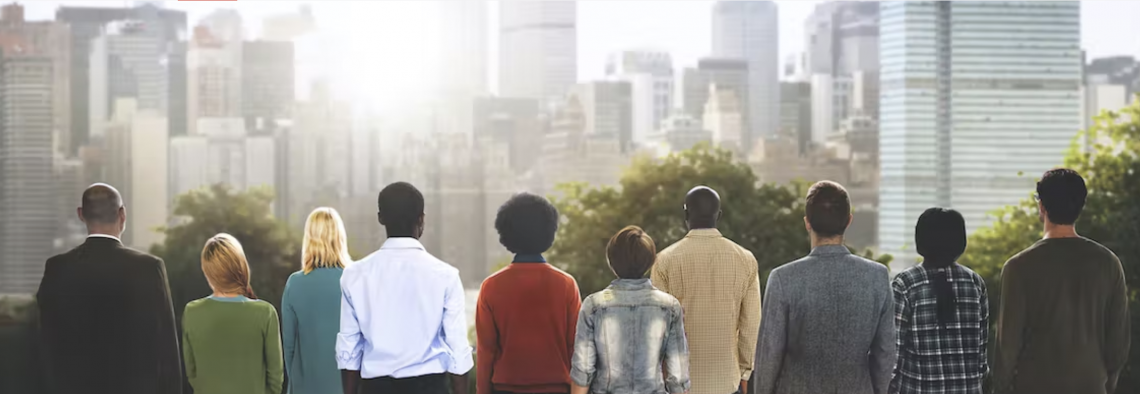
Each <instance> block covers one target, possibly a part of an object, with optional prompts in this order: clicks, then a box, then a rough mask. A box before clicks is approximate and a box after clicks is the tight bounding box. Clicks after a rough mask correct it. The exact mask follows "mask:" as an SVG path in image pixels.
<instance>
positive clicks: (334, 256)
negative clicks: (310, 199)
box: [301, 207, 352, 274]
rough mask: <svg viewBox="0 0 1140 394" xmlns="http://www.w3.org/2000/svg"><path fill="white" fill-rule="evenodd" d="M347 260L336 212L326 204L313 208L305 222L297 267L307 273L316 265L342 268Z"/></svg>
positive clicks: (343, 235)
mask: <svg viewBox="0 0 1140 394" xmlns="http://www.w3.org/2000/svg"><path fill="white" fill-rule="evenodd" d="M350 262H352V257H351V256H349V255H348V237H347V236H346V235H345V231H344V221H342V220H340V214H338V213H337V212H336V210H335V209H332V208H327V207H322V208H317V209H314V210H313V213H310V214H309V219H308V220H306V221H305V241H304V243H302V244H301V270H302V271H304V272H305V274H308V273H310V272H313V270H315V269H317V268H344V266H345V265H347V264H349V263H350Z"/></svg>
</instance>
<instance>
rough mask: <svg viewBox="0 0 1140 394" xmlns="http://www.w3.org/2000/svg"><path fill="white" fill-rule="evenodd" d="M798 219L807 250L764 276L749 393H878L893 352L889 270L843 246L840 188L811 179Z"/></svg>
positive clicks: (844, 199) (846, 213)
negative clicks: (808, 239) (804, 232)
mask: <svg viewBox="0 0 1140 394" xmlns="http://www.w3.org/2000/svg"><path fill="white" fill-rule="evenodd" d="M804 224H805V225H806V226H807V230H808V233H809V234H810V235H811V246H812V251H811V254H810V255H808V256H807V257H804V258H802V259H800V260H797V261H795V262H792V263H788V264H785V265H783V266H781V267H779V268H776V269H774V270H772V273H771V275H769V277H768V286H767V287H766V290H765V291H766V292H765V294H764V304H763V314H762V318H761V319H760V339H759V343H758V345H757V348H756V369H755V372H754V373H755V379H756V382H755V387H756V389H755V391H754V392H755V393H756V394H776V393H845V394H871V393H874V394H883V393H886V392H887V386H888V385H889V384H890V382H891V373H892V371H893V369H894V366H895V357H896V356H897V355H896V352H895V346H896V345H895V325H894V320H893V319H894V299H893V298H892V296H891V284H890V273H889V271H888V270H887V267H885V266H883V265H882V264H879V263H876V262H874V261H870V260H867V259H864V258H861V257H859V256H856V255H853V254H851V253H850V252H849V251H848V250H847V247H846V246H844V245H843V233H844V231H845V230H846V229H847V226H848V225H849V224H851V201H850V199H849V198H848V196H847V190H845V189H844V188H843V186H840V185H839V184H837V183H834V182H828V181H824V182H819V183H816V184H815V185H813V186H812V187H811V189H809V190H808V195H807V209H806V216H805V217H804Z"/></svg>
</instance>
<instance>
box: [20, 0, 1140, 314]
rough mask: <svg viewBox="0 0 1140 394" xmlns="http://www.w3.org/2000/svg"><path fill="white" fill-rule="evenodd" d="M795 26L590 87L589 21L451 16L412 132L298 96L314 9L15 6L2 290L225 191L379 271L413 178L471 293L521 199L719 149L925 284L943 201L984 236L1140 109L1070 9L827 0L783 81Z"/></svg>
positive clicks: (470, 6)
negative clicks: (913, 266) (927, 221)
mask: <svg viewBox="0 0 1140 394" xmlns="http://www.w3.org/2000/svg"><path fill="white" fill-rule="evenodd" d="M777 7H778V5H777V4H776V3H775V2H772V1H750V2H737V1H720V2H717V3H715V5H713V6H712V7H711V8H710V9H709V10H708V14H706V15H693V18H711V21H712V24H711V26H712V32H711V33H712V34H711V38H712V42H711V43H710V45H709V48H710V50H709V53H708V55H707V56H706V57H704V58H701V59H700V60H699V61H698V62H697V63H696V64H695V65H690V66H686V67H677V66H676V65H675V64H674V61H673V58H672V56H671V55H670V53H669V52H667V51H659V50H641V49H630V50H625V51H619V52H616V53H613V54H612V55H611V56H610V57H609V59H608V60H607V62H606V63H605V64H599V65H597V66H598V67H604V69H605V75H604V77H603V78H600V79H598V80H588V81H582V80H578V75H579V73H578V70H577V68H578V58H577V56H578V50H577V48H578V43H577V40H578V28H579V24H578V20H577V18H578V14H577V12H576V8H577V4H576V2H574V1H541V2H523V1H501V2H498V3H497V6H494V4H492V3H490V2H486V1H479V0H465V1H454V2H446V3H443V4H442V5H441V6H440V7H439V15H438V16H439V18H440V20H441V21H442V23H441V26H442V32H441V40H440V42H441V43H443V44H444V45H443V48H441V50H442V51H445V52H446V53H447V56H448V61H447V62H446V63H445V64H443V65H442V67H441V68H440V70H439V75H438V82H439V86H438V89H436V90H438V92H433V97H432V99H431V100H429V101H427V102H426V103H424V104H421V105H417V106H415V107H414V108H412V109H410V110H408V111H404V112H403V113H401V114H400V115H398V116H394V115H380V114H377V113H375V112H374V111H370V110H368V109H367V108H363V107H362V106H361V105H359V103H355V102H353V101H351V100H348V99H346V98H344V97H340V96H338V95H337V94H335V93H334V91H333V89H332V87H331V86H330V83H329V81H326V80H320V79H316V80H312V81H302V82H298V78H297V75H298V73H299V69H300V68H301V67H302V65H305V64H314V63H320V62H322V61H323V59H321V58H319V57H314V56H315V55H314V54H313V53H311V52H309V51H303V50H300V48H299V47H300V46H303V45H307V44H305V43H306V42H307V41H306V40H308V39H309V38H310V37H312V36H313V35H314V34H317V33H318V32H319V28H318V23H317V22H318V21H317V20H316V17H315V16H314V14H313V13H312V11H311V9H310V8H308V7H301V8H299V9H298V10H297V11H296V12H292V13H289V14H283V15H276V16H273V17H270V18H266V19H265V20H262V21H261V23H260V26H261V29H260V32H258V34H250V32H249V31H247V30H248V29H247V26H246V25H245V24H244V22H243V17H242V15H241V14H240V13H239V12H238V11H236V10H232V9H219V10H217V11H215V12H213V13H211V14H209V15H207V16H205V17H204V18H202V19H201V20H198V21H194V22H191V21H189V20H188V16H187V14H186V13H185V12H183V11H177V10H172V9H165V8H163V7H162V6H161V5H158V4H142V5H138V6H133V7H123V8H105V7H71V6H64V7H60V8H59V9H58V10H57V11H56V14H55V18H54V20H44V21H30V20H27V19H26V18H25V15H24V8H23V6H21V5H19V4H9V5H5V6H3V7H2V8H0V14H2V15H0V51H2V55H0V217H2V218H4V220H0V251H2V252H0V294H30V293H33V292H35V290H36V288H37V287H38V285H39V282H40V277H41V276H42V274H43V266H44V261H45V260H46V259H47V258H48V257H49V256H51V255H53V254H56V253H61V252H63V251H66V250H68V249H71V248H73V247H75V246H76V245H78V244H80V243H82V242H83V240H84V238H85V236H86V231H85V229H84V227H83V225H82V223H80V222H79V220H78V218H77V217H76V214H75V208H76V206H78V204H79V196H80V194H81V192H82V190H83V189H84V188H85V187H86V186H87V185H89V184H91V183H94V182H106V183H109V184H112V185H114V186H115V187H117V188H118V189H119V190H120V191H121V192H122V194H123V196H124V199H125V203H126V206H127V209H128V216H127V217H128V223H127V230H126V233H125V234H124V239H123V241H124V243H125V244H127V245H128V246H132V247H135V248H139V249H148V248H149V247H150V246H151V245H153V244H156V243H160V242H162V237H163V235H162V233H160V232H157V231H156V229H157V228H160V227H162V226H166V225H168V224H170V223H175V222H177V221H178V220H179V218H177V217H174V216H173V212H172V210H173V206H174V199H175V197H176V196H178V195H180V194H183V193H186V192H188V191H191V190H195V189H199V188H202V187H206V186H209V185H213V184H217V183H224V184H228V185H229V186H231V187H232V188H234V189H238V190H244V189H250V188H259V187H269V188H272V189H273V190H274V191H275V192H276V200H275V201H274V206H273V212H274V215H275V216H276V217H277V218H278V219H280V220H282V221H284V222H286V223H288V224H289V225H290V226H292V227H294V228H297V229H300V228H301V226H302V224H303V221H304V219H305V217H306V215H307V214H308V213H309V212H310V211H311V210H312V209H313V208H316V207H319V206H332V207H335V208H336V209H338V210H339V211H340V213H341V215H342V217H343V218H344V219H345V221H346V226H347V227H348V228H347V230H348V233H349V236H350V240H349V245H350V248H351V249H352V250H353V251H354V253H357V254H363V253H367V252H370V251H372V250H374V249H375V248H377V247H379V245H380V244H381V242H382V241H383V237H384V234H383V229H382V228H381V227H380V226H379V225H378V224H377V223H376V220H375V218H376V216H375V212H376V195H377V192H378V191H379V190H380V189H381V188H382V187H383V186H384V185H386V184H388V183H390V182H394V181H408V182H411V183H413V184H415V185H416V186H417V187H419V188H420V189H421V190H422V191H423V192H424V193H425V198H426V201H427V207H426V211H427V212H426V218H427V220H428V223H427V226H426V233H425V234H424V238H423V241H424V245H425V246H426V247H427V249H428V251H429V252H431V253H432V254H434V255H436V256H438V257H439V258H441V259H442V260H444V261H447V262H449V263H451V264H453V265H455V266H456V267H458V268H459V269H460V272H461V276H462V278H463V280H464V283H465V285H466V286H467V287H468V288H472V289H473V288H477V287H478V286H479V284H480V281H481V280H482V279H483V278H484V277H486V275H487V274H488V273H489V272H490V271H491V270H492V269H493V268H494V267H496V266H497V265H499V264H500V263H502V262H504V261H507V260H506V259H508V258H509V257H510V256H509V253H508V252H507V251H506V250H505V249H503V248H502V247H501V246H500V245H499V239H498V235H497V234H496V233H495V230H494V228H493V226H492V224H493V222H494V217H495V214H496V210H497V209H498V207H499V205H500V204H501V203H502V202H503V201H505V200H506V199H507V198H508V197H509V196H510V195H511V194H513V193H516V192H518V191H524V190H526V191H531V192H534V193H540V194H545V195H553V196H557V193H558V191H557V190H556V185H559V184H562V183H566V182H586V183H589V184H591V185H594V186H613V187H619V186H620V184H619V179H620V177H621V175H622V171H623V167H625V166H626V165H628V164H629V163H630V162H631V160H632V159H633V158H635V157H639V156H649V157H663V156H666V155H669V154H671V153H674V152H678V151H682V150H686V149H690V148H692V147H694V146H696V145H698V144H701V143H707V144H711V145H712V146H716V147H720V148H723V149H726V150H729V151H732V152H733V153H734V155H735V157H736V158H737V159H738V160H740V162H742V163H745V164H746V165H748V166H749V167H751V168H752V170H753V171H754V172H755V174H756V175H757V177H758V178H759V180H760V181H761V182H774V183H778V184H787V183H790V182H793V181H795V180H804V181H809V182H810V181H818V180H824V179H829V180H834V181H838V182H840V183H842V184H843V185H845V186H846V187H847V188H848V189H849V190H850V192H851V195H852V199H853V204H854V207H855V219H854V222H853V226H852V228H851V229H850V230H849V231H848V234H849V235H850V237H849V238H848V242H849V243H850V244H851V246H853V247H856V248H872V249H875V250H877V251H878V252H879V253H887V254H892V255H893V256H895V262H896V263H895V264H902V265H905V264H908V263H907V262H908V261H914V259H915V257H916V256H917V255H916V253H915V252H914V250H913V247H911V246H910V245H911V244H912V241H911V240H913V239H914V233H913V232H914V225H913V223H915V222H916V220H917V217H918V215H919V214H920V213H921V212H922V211H923V210H924V209H925V208H928V207H930V206H946V207H953V208H956V209H958V210H960V211H961V212H962V213H963V215H964V216H965V218H966V222H967V224H968V230H969V231H974V230H975V229H977V228H979V227H983V226H986V225H987V224H988V223H989V220H990V219H988V218H987V216H986V214H987V213H988V212H990V211H992V210H994V209H997V208H999V207H1002V206H1005V205H1010V204H1015V203H1017V202H1018V201H1019V200H1021V199H1023V198H1025V197H1027V196H1028V194H1029V193H1030V192H1031V190H1032V189H1033V184H1034V181H1035V180H1034V178H1035V177H1036V176H1038V175H1039V174H1040V173H1042V172H1043V171H1045V170H1047V169H1049V168H1052V167H1054V166H1058V165H1060V164H1061V161H1062V158H1063V157H1064V153H1065V152H1066V150H1067V149H1069V147H1070V145H1071V144H1072V143H1073V142H1074V138H1075V137H1076V136H1077V133H1078V131H1079V130H1081V129H1084V128H1087V127H1088V126H1089V125H1090V124H1091V122H1092V117H1093V116H1094V115H1096V114H1099V113H1100V112H1101V111H1103V110H1115V109H1119V108H1122V107H1124V106H1125V105H1126V104H1128V103H1129V102H1130V101H1131V100H1134V99H1135V98H1134V97H1135V96H1134V95H1135V94H1136V93H1137V92H1140V61H1138V60H1137V59H1136V58H1134V57H1131V56H1116V57H1106V58H1096V59H1086V56H1085V52H1084V51H1083V50H1082V48H1081V44H1080V43H1081V30H1080V13H1081V10H1080V5H1079V4H1078V3H1077V2H1075V1H1070V2H1033V1H1024V2H881V3H880V2H853V1H837V2H826V3H822V4H820V5H818V6H817V7H816V8H815V10H814V12H813V13H812V14H811V15H810V16H809V17H808V19H807V20H805V21H802V23H803V25H804V35H805V37H804V43H805V48H804V51H803V53H801V54H799V55H798V56H793V57H790V58H787V59H783V61H782V62H781V59H780V55H779V54H780V52H779V48H778V46H779V42H780V41H779V29H778V26H779V24H780V23H800V21H780V20H778V13H777V10H778V9H777ZM493 12H495V13H497V14H498V18H497V19H496V20H497V23H498V32H499V33H498V40H499V42H498V48H499V49H498V51H497V54H493V53H491V50H490V49H489V47H490V45H489V40H490V38H489V37H488V34H487V30H488V29H487V27H488V24H489V23H491V22H490V18H489V15H490V14H491V13H493ZM491 56H497V57H498V60H497V62H494V64H496V65H497V67H498V70H497V73H498V75H499V78H498V86H497V87H495V89H492V87H491V86H489V85H490V83H489V82H488V78H487V75H488V68H489V67H491V64H492V62H490V60H491ZM298 83H304V84H306V86H304V87H302V88H304V89H307V91H308V92H309V93H308V95H307V97H304V98H300V97H298V95H297V94H296V93H295V92H296V91H297V90H298V88H299V87H301V86H298V85H297V84H298ZM492 91H496V92H497V94H492V93H491V92H492ZM1078 142H1080V141H1078ZM1085 143H1086V145H1087V141H1086V142H1085ZM805 236H806V234H805ZM896 268H901V266H900V267H896Z"/></svg>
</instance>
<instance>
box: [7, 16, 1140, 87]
mask: <svg viewBox="0 0 1140 394" xmlns="http://www.w3.org/2000/svg"><path fill="white" fill-rule="evenodd" d="M134 3H135V2H134V1H121V0H120V1H96V0H64V1H45V0H34V1H27V2H25V3H24V4H25V7H27V10H28V12H27V13H28V18H29V19H50V18H52V16H53V15H54V11H55V9H56V8H57V7H58V6H60V5H82V6H109V7H110V6H129V5H131V4H134ZM164 3H165V4H166V6H167V7H170V8H175V9H182V10H186V11H188V12H189V13H190V22H191V25H193V24H194V23H195V22H196V21H197V20H198V19H199V18H201V17H202V16H204V15H206V14H208V13H209V12H210V11H213V10H215V9H217V8H220V7H228V8H236V9H238V10H239V11H240V12H241V13H242V15H243V17H244V19H245V23H246V26H247V30H248V32H249V34H251V35H253V36H256V35H257V34H258V32H259V31H260V28H259V25H260V21H261V19H262V18H263V17H265V16H268V15H274V14H281V13H286V12H291V11H294V10H296V9H297V8H298V7H299V6H300V5H302V4H312V7H313V13H314V14H315V16H316V19H317V23H318V25H319V26H320V27H321V28H322V30H323V31H324V32H325V33H326V34H328V35H329V36H330V37H348V39H344V40H341V39H335V41H341V42H338V45H342V46H343V47H342V48H341V49H342V50H343V49H348V51H347V52H349V53H350V54H351V56H352V57H350V58H349V59H352V60H342V61H349V62H351V63H353V64H355V65H357V66H355V67H357V68H355V69H354V70H355V71H350V72H352V73H357V74H360V75H371V76H372V77H373V78H377V77H375V75H376V74H377V71H379V74H384V75H388V76H389V77H392V76H397V78H398V79H399V80H398V81H388V82H386V83H394V84H396V85H401V83H402V84H403V86H402V89H412V86H414V84H412V83H410V82H407V81H417V80H420V81H422V80H424V79H430V75H432V74H431V73H432V70H434V67H435V64H436V63H438V61H437V59H436V54H435V52H434V40H435V39H436V30H435V29H436V27H437V26H436V24H435V21H436V19H435V14H434V12H433V11H434V10H435V8H434V7H437V6H440V5H441V4H439V3H438V2H425V1H365V0H355V1H343V0H320V1H294V0H289V1H274V0H239V1H236V2H208V1H205V2H203V1H189V2H187V1H181V2H180V1H165V2H164ZM445 3H446V2H445ZM496 3H497V2H492V4H491V5H490V7H489V8H490V9H491V12H490V14H491V17H490V21H489V22H490V26H489V30H491V31H492V33H491V34H492V35H491V37H490V45H489V48H490V50H491V53H490V54H489V58H490V60H491V61H492V62H493V61H494V58H495V55H494V53H495V52H494V51H496V50H497V47H498V45H497V40H496V37H495V36H494V35H493V30H494V25H495V23H496V22H497V17H496V16H495V12H494V10H495V9H496V8H495V7H496V6H497V5H496ZM713 3H714V1H708V0H683V1H681V0H673V1H660V0H658V1H644V0H643V1H614V0H593V1H580V2H579V3H578V51H579V60H578V76H579V79H581V80H589V79H595V78H599V77H601V76H602V75H603V68H604V65H605V59H606V56H607V54H609V53H611V52H614V51H618V50H622V49H629V48H654V49H661V50H666V51H668V52H670V53H672V55H673V59H674V63H675V64H676V66H677V67H686V66H690V65H693V64H695V63H696V60H697V59H698V58H699V57H701V56H705V55H707V54H708V53H709V52H710V51H711V32H710V29H711V10H712V5H713ZM777 3H778V6H779V10H780V18H779V22H780V53H781V56H780V62H781V64H783V62H784V59H786V58H787V57H788V56H789V55H792V54H796V53H799V52H800V51H801V50H802V49H803V25H804V20H805V19H806V18H807V16H808V15H809V14H810V13H811V11H812V9H814V7H815V5H816V4H818V3H820V2H819V1H777ZM1136 15H1140V0H1132V1H1082V2H1081V33H1082V43H1083V46H1084V47H1085V49H1086V50H1087V51H1088V54H1089V57H1090V58H1094V57H1099V56H1107V55H1116V54H1128V55H1134V56H1138V57H1140V24H1137V23H1136V18H1135V16H1136ZM491 70H492V71H491V73H492V82H493V78H494V76H493V74H494V71H493V70H494V67H491ZM377 83H385V82H380V81H377ZM393 88H394V89H397V90H400V89H401V88H400V87H395V85H394V87H393Z"/></svg>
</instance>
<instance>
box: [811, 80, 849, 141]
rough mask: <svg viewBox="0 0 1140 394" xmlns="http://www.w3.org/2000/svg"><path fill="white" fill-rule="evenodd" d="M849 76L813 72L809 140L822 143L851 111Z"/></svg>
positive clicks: (837, 128)
mask: <svg viewBox="0 0 1140 394" xmlns="http://www.w3.org/2000/svg"><path fill="white" fill-rule="evenodd" d="M851 87H852V80H851V77H850V76H847V75H839V76H833V75H830V74H815V75H812V79H811V101H812V103H811V112H812V115H811V127H812V132H811V140H812V142H813V144H815V145H822V144H823V143H824V142H825V141H827V137H828V136H830V135H831V134H832V133H835V132H836V131H837V130H839V125H840V123H842V122H843V119H846V118H847V115H849V114H850V113H851Z"/></svg>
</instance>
